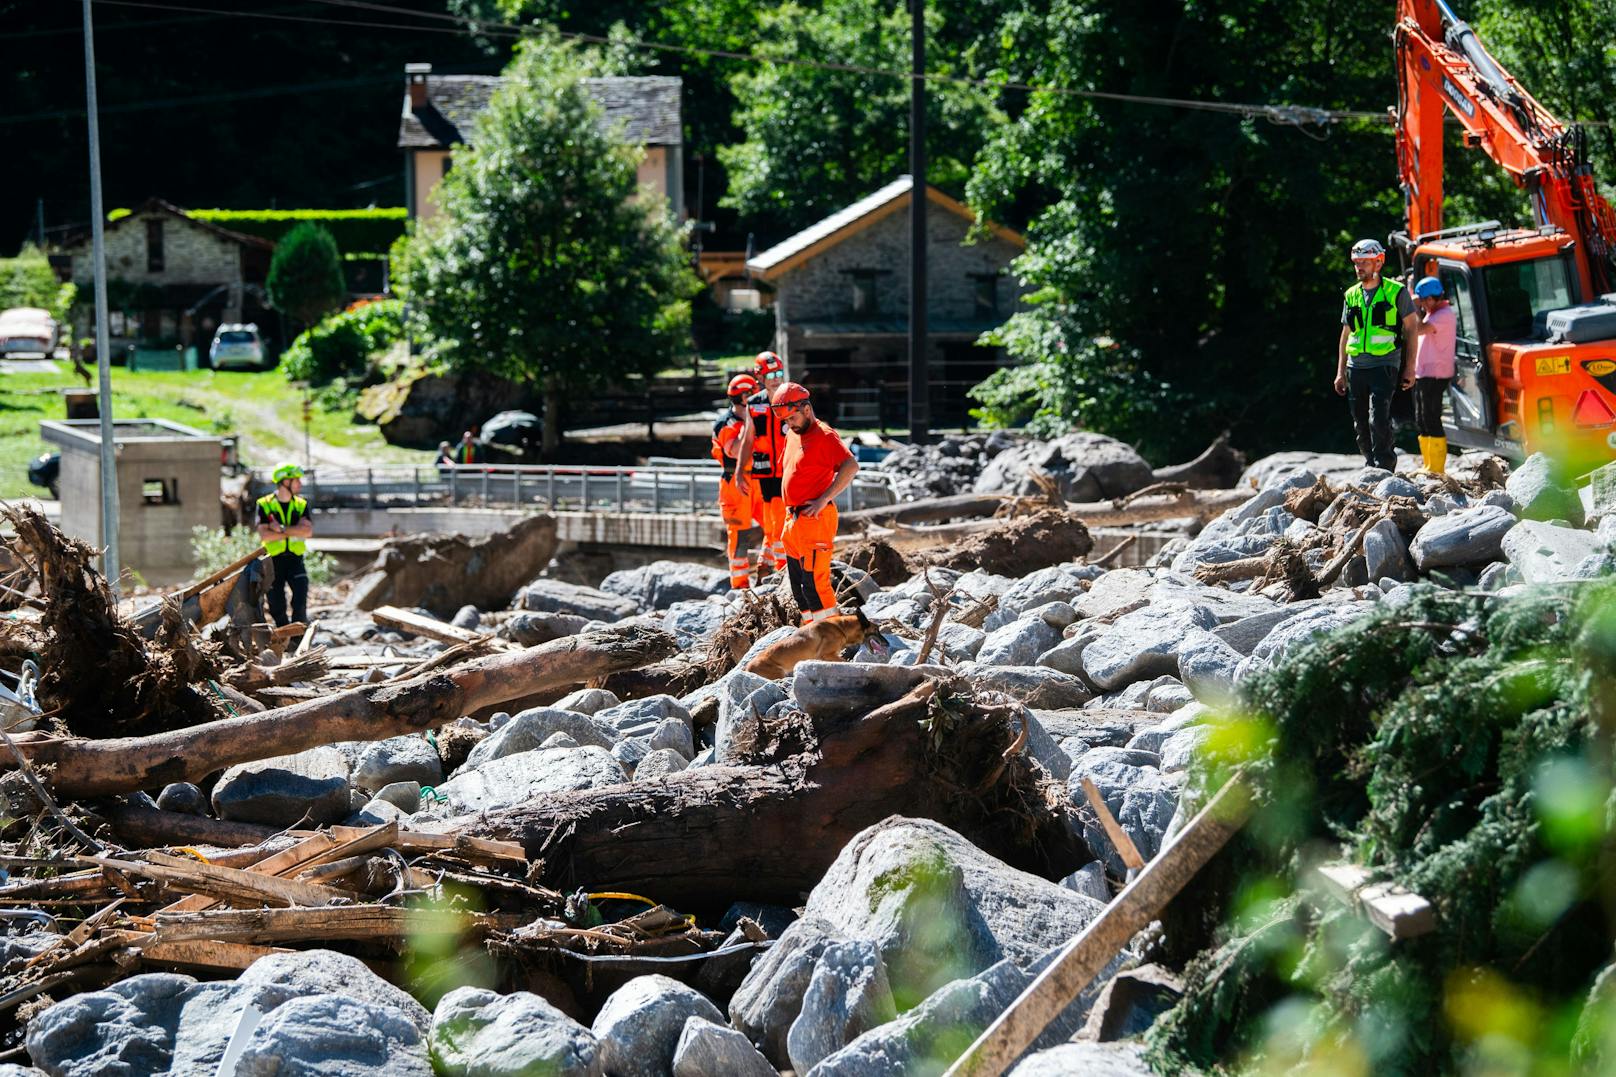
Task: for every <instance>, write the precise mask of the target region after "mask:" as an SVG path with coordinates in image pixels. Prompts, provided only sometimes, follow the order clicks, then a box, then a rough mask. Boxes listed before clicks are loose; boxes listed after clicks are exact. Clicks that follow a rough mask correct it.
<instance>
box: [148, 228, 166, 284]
mask: <svg viewBox="0 0 1616 1077" xmlns="http://www.w3.org/2000/svg"><path fill="white" fill-rule="evenodd" d="M162 271H163V222H162V221H160V220H149V221H147V222H146V272H148V273H161V272H162Z"/></svg>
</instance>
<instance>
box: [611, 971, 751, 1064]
mask: <svg viewBox="0 0 1616 1077" xmlns="http://www.w3.org/2000/svg"><path fill="white" fill-rule="evenodd" d="M691 1017H700V1018H704V1019H705V1020H708V1021H712V1022H713V1023H714V1024H723V1022H724V1015H723V1014H722V1013H720V1012H719V1010H718V1007H717V1006H714V1005H713V1003H712V1000H711V999H709V998H708V997H707V996H706V995H704V994H702V993H701V992H700V991H697V990H695V989H694V988H691V987H686V986H685V985H684V984H682V983H680V982H679V981H678V980H673V979H670V978H668V977H666V976H654V975H653V976H636V977H635V978H634V979H632V980H630V981H629V982H628V983H626V984H624V985H623V986H622V987H619V988H618V989H617V990H616V991H613V992H612V994H611V997H610V998H608V999H607V1000H606V1004H605V1005H604V1006H602V1007H601V1008H600V1013H598V1014H596V1015H595V1021H594V1024H593V1025H591V1026H590V1031H592V1032H593V1033H594V1034H595V1039H596V1040H597V1041H599V1043H600V1061H601V1068H602V1069H604V1070H605V1072H606V1073H607V1074H609V1075H610V1077H663V1075H664V1074H666V1073H668V1072H669V1071H671V1070H672V1069H673V1056H674V1052H675V1051H676V1050H677V1049H678V1046H679V1038H680V1036H681V1035H682V1034H683V1032H684V1028H685V1021H686V1020H687V1019H688V1018H691Z"/></svg>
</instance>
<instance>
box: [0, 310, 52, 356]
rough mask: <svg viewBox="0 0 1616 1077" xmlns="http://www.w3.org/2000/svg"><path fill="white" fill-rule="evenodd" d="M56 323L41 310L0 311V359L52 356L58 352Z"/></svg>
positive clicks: (47, 313)
mask: <svg viewBox="0 0 1616 1077" xmlns="http://www.w3.org/2000/svg"><path fill="white" fill-rule="evenodd" d="M56 335H57V327H56V319H55V318H52V317H51V316H50V312H49V311H47V310H42V309H40V308H39V307H12V308H11V309H10V310H7V311H0V355H44V356H49V355H50V354H51V352H52V351H54V350H55V348H56Z"/></svg>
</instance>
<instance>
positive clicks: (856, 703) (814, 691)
mask: <svg viewBox="0 0 1616 1077" xmlns="http://www.w3.org/2000/svg"><path fill="white" fill-rule="evenodd" d="M947 673H948V671H947V670H945V669H944V668H943V667H941V666H932V665H926V666H878V665H874V664H871V663H868V662H818V661H809V662H802V663H799V664H798V666H797V669H796V673H795V676H794V677H793V678H792V681H791V694H792V695H793V696H794V697H795V698H796V700H797V705H798V706H800V707H801V708H802V709H803V710H805V711H807V712H808V713H809V714H810V715H812V716H813V717H815V718H843V717H846V716H848V715H852V714H862V713H867V712H869V711H872V710H874V709H875V708H877V707H880V706H882V705H884V704H887V703H891V702H892V701H893V700H896V699H899V698H901V697H902V696H904V695H905V694H907V693H908V692H909V690H910V689H912V688H914V687H915V686H916V685H918V684H919V683H920V682H921V681H924V680H927V679H928V678H931V677H937V676H946V675H947Z"/></svg>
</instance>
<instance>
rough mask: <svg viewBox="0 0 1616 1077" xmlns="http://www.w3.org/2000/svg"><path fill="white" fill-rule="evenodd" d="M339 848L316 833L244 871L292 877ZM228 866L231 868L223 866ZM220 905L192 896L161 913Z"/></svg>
mask: <svg viewBox="0 0 1616 1077" xmlns="http://www.w3.org/2000/svg"><path fill="white" fill-rule="evenodd" d="M338 844H340V843H339V841H338V839H336V838H334V837H332V836H331V835H330V834H323V833H314V834H310V835H309V836H308V837H306V838H304V839H303V840H302V841H300V842H298V843H297V844H296V845H293V846H292V847H291V848H289V849H282V850H281V851H280V852H278V853H275V854H273V855H271V856H267V857H265V858H264V859H262V860H260V861H258V863H256V864H253V865H251V866H250V867H247V868H244V869H242V870H245V871H250V872H253V873H254V874H257V875H290V874H293V873H295V872H298V871H300V870H302V869H303V868H304V867H305V866H307V865H308V864H309V862H310V861H312V860H313V859H314V858H315V857H317V856H319V855H320V854H321V853H325V852H329V851H330V850H332V849H334V848H336V847H337V845H338ZM222 866H228V865H222ZM218 903H219V899H218V898H216V897H213V896H212V895H210V894H190V895H188V896H186V897H183V898H181V899H180V900H178V901H176V902H174V903H173V904H172V905H169V906H168V907H167V908H164V909H162V910H160V911H162V912H201V911H202V910H203V909H208V908H212V907H213V906H214V905H217V904H218Z"/></svg>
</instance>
